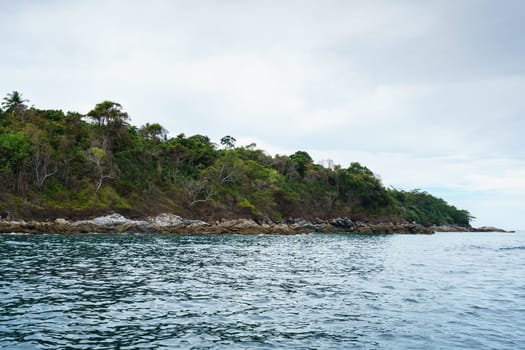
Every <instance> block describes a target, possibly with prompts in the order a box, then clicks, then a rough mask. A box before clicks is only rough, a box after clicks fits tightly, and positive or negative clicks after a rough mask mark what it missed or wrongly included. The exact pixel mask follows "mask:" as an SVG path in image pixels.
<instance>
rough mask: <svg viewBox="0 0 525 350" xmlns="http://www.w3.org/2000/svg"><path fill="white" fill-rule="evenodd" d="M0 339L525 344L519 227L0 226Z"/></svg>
mask: <svg viewBox="0 0 525 350" xmlns="http://www.w3.org/2000/svg"><path fill="white" fill-rule="evenodd" d="M0 348H1V349H525V232H523V231H518V232H516V233H437V234H434V235H402V234H399V235H398V234H385V235H382V234H374V235H366V234H361V235H358V234H318V233H316V234H301V235H242V234H221V235H190V234H187V235H184V234H182V235H160V234H113V235H106V234H78V235H76V234H73V235H58V234H41V235H23V234H3V235H0Z"/></svg>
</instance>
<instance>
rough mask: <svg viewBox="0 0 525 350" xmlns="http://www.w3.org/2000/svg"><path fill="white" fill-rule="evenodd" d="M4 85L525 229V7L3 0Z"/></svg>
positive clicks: (54, 103)
mask: <svg viewBox="0 0 525 350" xmlns="http://www.w3.org/2000/svg"><path fill="white" fill-rule="evenodd" d="M0 6H1V8H2V10H1V11H0V33H1V35H2V39H1V40H0V52H1V54H0V77H1V79H0V94H7V93H8V92H10V91H13V90H17V91H20V92H22V94H23V97H24V98H27V99H29V100H30V104H32V105H34V106H36V107H37V108H41V109H47V108H49V109H63V110H65V111H76V112H80V113H87V112H88V111H89V110H91V109H92V108H93V107H94V106H95V105H96V104H97V103H99V102H101V101H103V100H112V101H115V102H119V103H120V104H122V106H123V108H124V110H125V111H127V112H128V113H129V115H130V117H131V121H132V123H133V124H134V125H137V126H140V125H143V124H145V123H147V122H150V123H152V122H159V123H161V124H162V125H163V126H164V127H165V128H166V129H167V130H168V131H169V132H170V135H172V136H175V135H178V134H180V133H185V134H186V135H193V134H203V135H207V136H209V137H210V138H211V139H212V140H213V141H214V142H218V141H219V140H220V138H221V137H222V136H225V135H231V136H233V137H235V138H236V139H237V144H238V145H248V144H250V143H252V142H254V143H256V144H257V146H258V147H259V148H262V149H264V150H266V151H267V152H268V153H269V154H271V155H274V154H292V153H294V152H295V151H297V150H304V151H306V152H308V153H309V154H310V155H311V156H312V158H314V159H315V160H316V161H318V162H321V161H323V160H324V161H326V160H327V159H331V160H333V161H334V162H335V163H336V164H340V165H341V166H343V167H347V166H348V165H349V164H350V162H353V161H358V162H360V163H361V164H363V165H366V166H367V167H369V168H370V169H371V170H372V171H374V172H375V173H376V174H377V175H378V176H379V177H380V178H381V179H382V181H383V183H384V184H385V185H386V186H393V187H395V188H399V189H405V190H411V189H415V188H417V189H421V190H424V191H428V192H429V193H431V194H434V195H436V196H438V197H442V198H444V199H445V200H446V201H447V202H449V203H450V204H453V205H455V206H457V207H459V208H462V209H466V210H468V211H469V212H470V213H471V214H472V215H474V216H475V217H476V219H475V220H474V221H473V225H475V226H482V225H494V226H498V227H502V228H505V229H525V222H524V220H523V215H524V214H525V154H524V150H525V141H524V140H525V138H524V137H523V134H524V133H525V115H524V114H525V41H524V40H523V33H525V21H524V20H523V14H524V13H525V2H524V1H521V0H516V1H513V0H506V1H484V0H439V1H416V0H414V1H402V0H401V1H352V0H341V1H330V0H323V1H320V0H319V1H308V0H302V1H286V0H280V1H272V0H264V1H263V0H260V1H255V0H245V1H240V0H239V1H236V0H223V1H216V0H215V1H211V0H210V1H207V0H195V1H190V0H188V1H176V0H175V1H173V0H149V1H130V0H128V1H111V0H109V1H96V0H93V1H89V0H86V1H67V0H64V1H53V0H49V1H37V0H20V1H8V0H0Z"/></svg>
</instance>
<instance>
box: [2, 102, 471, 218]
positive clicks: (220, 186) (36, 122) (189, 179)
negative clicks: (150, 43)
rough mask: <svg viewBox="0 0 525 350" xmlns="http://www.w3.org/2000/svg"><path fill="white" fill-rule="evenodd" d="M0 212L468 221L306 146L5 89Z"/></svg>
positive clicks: (441, 203) (417, 193)
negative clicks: (278, 151)
mask: <svg viewBox="0 0 525 350" xmlns="http://www.w3.org/2000/svg"><path fill="white" fill-rule="evenodd" d="M0 211H3V212H11V213H12V214H13V215H14V216H18V217H22V218H38V219H43V218H56V217H70V218H80V217H88V216H93V215H99V214H104V213H107V212H110V211H118V212H120V213H122V214H125V215H127V216H130V217H141V216H146V215H153V214H158V213H160V212H171V213H175V214H178V215H181V216H186V217H192V218H205V219H215V218H222V217H224V218H236V217H246V218H253V219H263V218H268V219H271V220H274V221H279V220H283V219H286V218H289V217H295V218H297V217H301V218H308V219H314V218H321V219H326V218H333V217H350V218H353V219H360V220H363V219H367V220H376V221H380V220H383V221H384V220H389V221H394V222H396V221H397V222H402V221H410V222H412V221H415V222H417V223H420V224H423V225H432V224H456V225H463V226H468V225H469V220H470V219H471V216H470V214H469V213H468V212H467V211H466V210H458V209H456V208H455V207H453V206H451V205H449V204H447V203H446V202H445V201H444V200H442V199H440V198H436V197H433V196H432V195H430V194H428V193H426V192H420V191H409V192H407V191H399V190H396V189H387V188H385V186H384V185H383V184H382V183H381V181H380V180H379V178H378V177H377V176H375V175H374V173H373V172H372V171H371V170H370V169H368V168H367V167H365V166H363V165H361V164H359V163H357V162H354V163H351V164H350V165H349V166H348V167H346V168H345V167H341V166H334V167H331V168H326V167H323V166H321V165H318V164H315V163H314V162H313V160H312V158H311V157H310V155H308V153H306V152H304V151H297V152H295V153H294V154H291V155H275V156H270V155H268V154H267V153H266V152H264V151H263V150H260V149H258V148H257V147H256V145H255V144H252V145H247V146H236V145H235V138H234V137H231V136H225V137H223V138H222V139H221V141H220V145H217V144H214V143H213V142H212V141H211V140H210V139H209V138H208V137H206V136H203V135H193V136H186V135H184V134H180V135H177V136H175V137H169V136H168V132H167V131H166V130H165V129H164V128H163V127H162V126H161V125H160V124H157V123H152V124H146V125H144V126H141V127H136V126H133V125H131V124H130V122H129V116H128V114H127V113H126V112H124V110H123V109H122V106H121V105H120V104H118V103H115V102H111V101H104V102H102V103H100V104H98V105H96V106H95V108H94V109H93V110H91V111H90V112H89V113H87V114H86V115H82V114H79V113H74V112H67V113H64V112H63V111H61V110H41V109H37V108H35V107H28V106H27V101H25V100H23V98H22V95H21V94H19V93H17V92H13V93H10V94H8V95H7V96H6V97H5V98H4V100H3V103H2V109H1V110H0Z"/></svg>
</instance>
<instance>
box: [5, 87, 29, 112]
mask: <svg viewBox="0 0 525 350" xmlns="http://www.w3.org/2000/svg"><path fill="white" fill-rule="evenodd" d="M26 102H29V100H24V99H23V98H22V94H21V93H19V92H18V91H13V92H11V93H10V94H7V96H6V97H4V102H2V107H4V109H5V111H6V112H10V113H18V112H21V111H24V110H25V109H26V108H27V105H25V103H26Z"/></svg>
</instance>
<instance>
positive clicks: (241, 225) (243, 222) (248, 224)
mask: <svg viewBox="0 0 525 350" xmlns="http://www.w3.org/2000/svg"><path fill="white" fill-rule="evenodd" d="M219 226H221V227H224V228H230V229H252V228H258V227H260V225H259V224H258V223H256V222H255V221H253V220H250V219H234V220H225V221H221V222H220V223H219Z"/></svg>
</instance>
